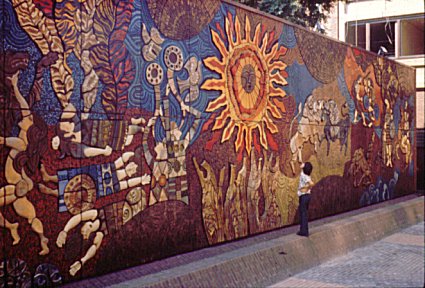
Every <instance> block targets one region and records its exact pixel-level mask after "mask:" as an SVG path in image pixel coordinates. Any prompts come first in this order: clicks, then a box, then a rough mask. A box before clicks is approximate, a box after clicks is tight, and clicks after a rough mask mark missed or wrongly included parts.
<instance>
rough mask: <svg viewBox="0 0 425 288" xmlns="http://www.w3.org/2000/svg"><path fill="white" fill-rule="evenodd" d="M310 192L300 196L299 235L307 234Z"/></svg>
mask: <svg viewBox="0 0 425 288" xmlns="http://www.w3.org/2000/svg"><path fill="white" fill-rule="evenodd" d="M310 198H311V195H310V194H304V195H301V196H300V199H299V200H300V232H299V234H300V235H303V236H308V205H309V204H310Z"/></svg>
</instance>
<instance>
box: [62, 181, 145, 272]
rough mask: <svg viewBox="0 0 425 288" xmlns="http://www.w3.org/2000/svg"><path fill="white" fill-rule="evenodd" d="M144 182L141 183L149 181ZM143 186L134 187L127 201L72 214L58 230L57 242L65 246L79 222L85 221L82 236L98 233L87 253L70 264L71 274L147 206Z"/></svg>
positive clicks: (85, 237)
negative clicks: (103, 242) (106, 239)
mask: <svg viewBox="0 0 425 288" xmlns="http://www.w3.org/2000/svg"><path fill="white" fill-rule="evenodd" d="M146 183H147V182H143V183H142V184H143V185H144V184H146ZM144 193H145V192H144V190H143V189H142V188H141V187H136V188H133V189H132V190H130V191H129V192H128V194H127V195H126V199H125V200H124V201H120V202H116V203H113V204H110V205H107V206H105V207H102V208H99V209H89V210H86V211H83V212H81V213H79V214H77V215H74V216H72V217H71V218H70V219H69V220H68V221H67V223H66V225H65V226H64V228H63V230H62V231H61V232H60V233H59V235H58V238H57V240H56V245H57V246H58V247H59V248H62V247H64V245H65V244H66V239H67V237H68V234H69V233H70V232H71V231H72V230H73V229H74V228H76V227H77V226H78V225H80V223H84V224H83V225H82V227H81V230H80V233H81V236H82V237H83V240H88V239H90V235H91V233H96V234H95V235H96V236H95V237H94V239H93V242H92V244H91V245H90V247H89V248H88V249H87V251H86V252H85V254H84V256H83V257H81V258H80V259H79V260H77V261H75V262H74V263H73V264H72V265H71V266H70V267H69V274H70V275H71V276H75V274H77V272H78V271H79V270H80V269H81V268H82V266H83V265H84V264H85V263H87V261H88V260H90V259H91V258H93V257H94V256H95V255H96V253H97V251H98V250H99V248H100V247H101V244H102V241H103V239H104V237H106V236H107V235H113V234H114V233H115V232H116V231H119V230H120V229H122V227H123V226H124V225H125V224H126V223H128V222H129V221H130V220H131V219H132V218H133V217H134V216H136V215H137V214H138V213H140V212H141V211H143V210H144V209H145V208H146V207H147V202H146V197H145V196H146V195H145V194H144Z"/></svg>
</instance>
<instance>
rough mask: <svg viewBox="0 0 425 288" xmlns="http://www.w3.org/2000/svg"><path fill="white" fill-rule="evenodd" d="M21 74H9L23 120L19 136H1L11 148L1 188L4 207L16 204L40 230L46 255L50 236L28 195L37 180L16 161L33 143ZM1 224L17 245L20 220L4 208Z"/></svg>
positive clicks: (1, 200)
mask: <svg viewBox="0 0 425 288" xmlns="http://www.w3.org/2000/svg"><path fill="white" fill-rule="evenodd" d="M18 76H19V71H18V72H16V74H14V75H13V76H12V77H11V78H8V80H10V81H11V83H12V86H13V92H14V95H15V97H16V100H17V101H18V103H19V106H20V111H21V116H22V120H21V121H20V122H19V123H18V126H19V128H20V130H19V134H18V136H17V137H4V136H0V144H1V145H5V146H7V147H9V148H10V151H9V154H8V157H7V159H6V164H5V179H6V182H7V184H6V185H5V186H4V187H1V188H0V207H4V206H7V205H12V206H13V208H14V210H15V212H16V214H18V215H19V216H21V217H23V218H25V219H27V220H28V223H29V224H30V225H31V229H32V230H33V231H34V232H35V233H37V235H38V236H39V239H40V246H41V251H40V252H39V254H40V255H46V254H48V253H49V247H48V241H49V240H48V239H47V237H46V236H45V235H44V229H43V224H42V222H41V220H40V219H38V218H37V215H36V211H35V208H34V205H33V204H32V203H31V202H30V201H29V200H28V198H27V194H28V193H29V192H30V191H31V190H32V189H33V187H34V183H33V181H32V180H31V179H30V178H29V177H28V176H27V174H26V172H25V168H24V167H23V168H22V169H21V170H20V171H17V170H16V166H15V163H14V162H15V158H16V157H17V156H18V154H19V153H20V152H23V151H25V150H26V149H27V147H28V144H29V143H28V135H27V133H28V131H29V130H30V128H31V126H33V124H34V118H33V115H32V112H31V110H30V107H29V105H28V103H27V101H26V100H25V98H24V97H23V96H22V94H21V92H20V91H19V88H18ZM0 226H1V227H5V228H7V229H9V231H10V232H11V235H12V238H13V245H16V244H18V243H19V242H20V236H19V233H18V226H19V224H18V223H10V222H9V221H7V220H6V219H5V218H4V216H3V215H2V214H1V212H0Z"/></svg>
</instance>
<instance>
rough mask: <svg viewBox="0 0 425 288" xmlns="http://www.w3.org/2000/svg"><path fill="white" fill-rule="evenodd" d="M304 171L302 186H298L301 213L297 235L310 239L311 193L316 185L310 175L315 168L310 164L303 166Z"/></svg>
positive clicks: (301, 179) (302, 172)
mask: <svg viewBox="0 0 425 288" xmlns="http://www.w3.org/2000/svg"><path fill="white" fill-rule="evenodd" d="M301 168H302V171H301V175H300V184H299V185H298V191H297V194H298V197H299V203H300V205H299V211H300V231H298V232H297V235H300V236H305V237H308V205H309V204H310V197H311V195H310V192H311V188H312V187H313V185H314V182H313V181H311V178H310V175H311V172H312V171H313V166H312V165H311V163H310V162H306V163H304V164H303V165H301Z"/></svg>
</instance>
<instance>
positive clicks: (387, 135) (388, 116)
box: [382, 99, 395, 167]
mask: <svg viewBox="0 0 425 288" xmlns="http://www.w3.org/2000/svg"><path fill="white" fill-rule="evenodd" d="M394 125H395V124H394V117H393V109H392V108H391V104H390V102H389V101H388V99H385V118H384V129H383V131H382V142H383V150H384V153H383V155H384V163H385V165H386V166H387V167H393V162H392V156H393V155H392V151H393V139H394V136H395V126H394Z"/></svg>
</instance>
